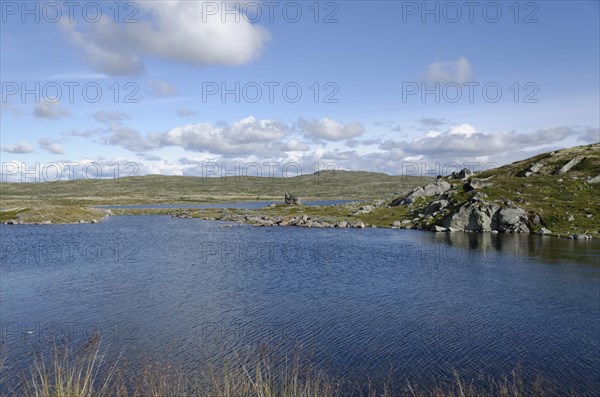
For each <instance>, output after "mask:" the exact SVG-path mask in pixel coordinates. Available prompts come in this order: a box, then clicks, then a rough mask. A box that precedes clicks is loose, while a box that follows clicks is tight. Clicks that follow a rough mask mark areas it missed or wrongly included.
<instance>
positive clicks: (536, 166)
mask: <svg viewBox="0 0 600 397" xmlns="http://www.w3.org/2000/svg"><path fill="white" fill-rule="evenodd" d="M543 166H544V164H543V163H535V164H533V165H531V166H530V167H529V168H527V169H526V170H523V171H521V172H519V173H518V174H517V176H520V177H526V178H527V177H530V176H531V175H533V174H536V173H537V172H538V171H539V170H540V169H542V167H543Z"/></svg>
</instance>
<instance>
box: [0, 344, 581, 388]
mask: <svg viewBox="0 0 600 397" xmlns="http://www.w3.org/2000/svg"><path fill="white" fill-rule="evenodd" d="M99 344H100V339H99V338H95V339H94V338H92V339H91V340H90V341H88V342H87V343H86V344H85V346H83V347H82V348H81V349H76V350H72V349H70V348H68V347H56V346H54V348H53V349H52V351H51V353H49V354H47V356H46V357H44V356H42V355H36V356H35V357H34V360H33V363H32V364H31V368H29V369H24V370H23V372H22V373H20V374H18V376H19V379H20V380H19V381H18V382H17V384H16V386H15V387H14V388H13V389H12V390H9V391H6V390H3V393H4V394H3V395H6V396H25V397H92V396H102V397H103V396H116V397H142V396H143V397H171V396H173V397H175V396H184V397H185V396H213V397H299V396H302V397H333V396H367V397H392V396H412V397H415V396H432V397H442V396H452V397H454V396H456V397H475V396H502V397H520V396H554V395H565V393H564V392H563V391H561V392H560V393H559V392H558V391H557V389H556V388H555V387H554V385H553V384H552V383H551V382H549V381H548V380H545V379H543V378H541V377H538V378H537V379H535V380H534V381H533V382H529V383H527V382H525V381H524V380H523V378H522V377H521V376H520V375H519V371H518V370H515V371H513V373H512V374H511V375H510V376H505V377H501V378H499V379H493V378H487V379H477V380H468V379H466V378H464V377H461V375H460V374H458V373H456V372H455V373H454V379H453V380H451V381H446V382H433V384H430V385H425V386H419V385H413V384H411V383H410V382H408V381H402V382H401V383H400V384H396V385H394V382H395V379H392V376H391V375H390V377H389V379H388V380H387V381H386V382H385V384H384V385H383V386H381V387H375V386H373V384H371V383H370V382H366V384H357V383H352V382H348V381H345V380H340V379H333V378H331V377H329V376H328V375H327V374H326V373H325V372H324V371H322V370H319V369H317V368H315V367H314V365H313V364H312V363H311V362H310V361H309V360H307V359H306V356H305V355H303V354H301V353H300V350H298V349H296V350H295V352H294V353H293V354H291V355H285V356H283V357H281V356H278V355H277V354H275V353H274V352H273V351H272V350H270V349H268V348H265V347H264V346H263V347H261V348H259V349H258V351H257V352H256V353H255V354H253V355H251V356H250V357H249V358H241V357H238V358H237V360H236V362H235V363H228V364H225V365H223V367H222V368H220V369H219V370H214V369H213V370H208V371H204V370H197V371H195V372H192V373H187V372H186V373H184V372H183V371H180V370H177V369H174V368H172V367H171V366H166V365H156V364H146V365H144V366H142V368H141V369H139V370H137V371H128V370H126V369H125V368H126V366H125V365H123V364H124V363H122V362H120V361H119V360H116V362H114V363H112V364H109V363H107V362H106V361H105V359H104V358H105V357H104V355H103V354H101V352H100V349H99ZM4 358H5V357H4ZM3 362H4V360H3V358H0V369H2V363H3ZM5 375H6V374H5ZM392 385H394V387H392ZM398 386H399V387H398ZM5 387H6V386H5ZM392 390H393V391H392ZM571 395H576V394H574V393H571Z"/></svg>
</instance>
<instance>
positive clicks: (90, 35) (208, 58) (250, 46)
mask: <svg viewBox="0 0 600 397" xmlns="http://www.w3.org/2000/svg"><path fill="white" fill-rule="evenodd" d="M204 3H206V2H204V1H185V0H173V1H142V2H139V3H136V4H137V5H139V8H140V11H139V13H138V15H136V18H137V19H138V20H139V22H137V23H124V24H120V25H116V24H115V23H114V22H113V21H112V19H111V16H110V15H103V16H102V18H101V19H100V21H98V22H97V23H81V24H77V23H70V22H68V20H67V18H68V17H67V16H64V17H63V21H61V25H60V26H61V27H62V29H63V31H64V32H65V33H66V34H67V36H68V37H69V39H70V40H71V41H72V43H74V44H75V45H76V46H77V47H80V48H81V49H82V50H83V51H84V53H85V55H86V59H87V61H88V62H89V63H90V64H91V65H92V66H93V67H95V68H96V69H97V70H99V71H101V72H103V73H106V74H109V75H137V74H140V73H141V72H142V71H143V70H144V59H145V58H149V57H155V58H162V59H167V60H172V61H177V62H182V63H187V64H191V65H194V66H205V65H241V64H245V63H247V62H249V61H251V60H253V59H255V58H256V57H258V56H259V55H260V53H261V52H262V50H263V47H264V46H265V44H266V42H267V41H268V40H269V38H270V35H269V33H268V31H267V30H266V29H265V28H263V27H261V26H258V25H256V24H251V23H249V22H247V21H246V20H245V19H244V18H240V21H239V22H236V21H235V20H234V19H235V18H234V17H232V16H229V17H228V18H227V19H226V20H225V22H222V21H221V18H220V15H219V16H210V17H209V16H207V18H206V19H205V20H203V18H202V9H203V4H204Z"/></svg>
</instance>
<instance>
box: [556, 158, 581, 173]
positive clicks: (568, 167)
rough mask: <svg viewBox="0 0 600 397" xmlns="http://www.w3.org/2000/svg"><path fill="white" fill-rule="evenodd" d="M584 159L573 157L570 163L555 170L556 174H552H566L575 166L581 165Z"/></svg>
mask: <svg viewBox="0 0 600 397" xmlns="http://www.w3.org/2000/svg"><path fill="white" fill-rule="evenodd" d="M583 159H584V157H582V156H577V157H574V158H573V159H571V161H569V162H568V163H567V164H565V165H563V166H562V167H560V168H559V169H558V170H556V172H555V173H554V174H556V175H562V174H566V173H567V172H569V171H570V170H571V168H573V167H575V166H576V165H577V164H579V163H581V161H582V160H583Z"/></svg>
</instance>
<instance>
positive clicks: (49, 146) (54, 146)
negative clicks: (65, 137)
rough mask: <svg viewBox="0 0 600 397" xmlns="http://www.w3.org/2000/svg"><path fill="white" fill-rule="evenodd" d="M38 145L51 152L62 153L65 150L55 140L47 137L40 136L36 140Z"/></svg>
mask: <svg viewBox="0 0 600 397" xmlns="http://www.w3.org/2000/svg"><path fill="white" fill-rule="evenodd" d="M38 145H39V147H40V149H44V150H45V151H47V152H49V153H52V154H64V153H65V150H64V149H63V147H62V146H61V145H60V144H59V143H58V142H56V141H54V140H52V139H48V138H40V139H39V140H38Z"/></svg>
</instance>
